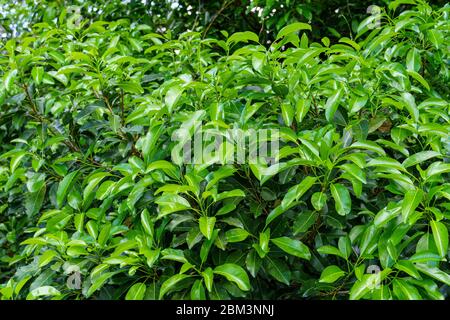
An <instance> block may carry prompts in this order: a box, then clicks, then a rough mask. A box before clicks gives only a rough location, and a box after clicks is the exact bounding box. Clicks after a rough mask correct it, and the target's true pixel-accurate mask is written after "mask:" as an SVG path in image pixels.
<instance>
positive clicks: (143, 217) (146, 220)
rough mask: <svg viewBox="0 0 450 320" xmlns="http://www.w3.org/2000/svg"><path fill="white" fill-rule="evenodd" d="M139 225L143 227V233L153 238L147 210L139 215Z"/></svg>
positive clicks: (150, 220) (151, 224)
mask: <svg viewBox="0 0 450 320" xmlns="http://www.w3.org/2000/svg"><path fill="white" fill-rule="evenodd" d="M141 224H142V226H143V227H144V230H145V232H146V233H147V234H148V235H149V236H151V237H153V233H154V231H153V222H152V219H151V217H150V214H149V213H148V211H147V209H144V210H143V211H142V213H141Z"/></svg>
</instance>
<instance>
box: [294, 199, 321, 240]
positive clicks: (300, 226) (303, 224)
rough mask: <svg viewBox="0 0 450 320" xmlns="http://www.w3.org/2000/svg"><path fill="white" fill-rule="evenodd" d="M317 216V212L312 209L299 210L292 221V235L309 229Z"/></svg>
mask: <svg viewBox="0 0 450 320" xmlns="http://www.w3.org/2000/svg"><path fill="white" fill-rule="evenodd" d="M313 196H314V195H313ZM311 201H312V200H311ZM318 216H319V215H318V213H317V212H314V211H311V212H308V211H304V212H301V213H300V214H299V215H298V216H297V218H296V219H295V222H294V226H293V230H294V235H297V234H299V233H302V232H307V231H308V230H309V228H310V227H311V226H312V225H314V223H315V222H316V221H317V218H318Z"/></svg>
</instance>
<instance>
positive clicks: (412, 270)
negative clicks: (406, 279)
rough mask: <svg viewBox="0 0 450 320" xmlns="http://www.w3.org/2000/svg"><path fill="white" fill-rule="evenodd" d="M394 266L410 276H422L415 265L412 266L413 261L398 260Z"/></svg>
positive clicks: (417, 277)
mask: <svg viewBox="0 0 450 320" xmlns="http://www.w3.org/2000/svg"><path fill="white" fill-rule="evenodd" d="M394 267H395V268H397V269H398V270H400V271H403V272H405V273H407V274H409V275H410V276H412V277H414V278H416V279H418V280H420V279H422V277H421V276H420V274H419V272H418V271H417V269H416V267H415V266H414V263H412V262H411V261H409V260H399V261H397V263H396V264H395V265H394Z"/></svg>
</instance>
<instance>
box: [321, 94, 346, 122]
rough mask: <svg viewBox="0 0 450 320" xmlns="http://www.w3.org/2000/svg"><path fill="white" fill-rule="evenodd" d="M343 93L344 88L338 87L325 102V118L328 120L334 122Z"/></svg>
mask: <svg viewBox="0 0 450 320" xmlns="http://www.w3.org/2000/svg"><path fill="white" fill-rule="evenodd" d="M342 94H343V90H342V88H339V89H337V90H336V91H335V92H334V93H333V95H332V96H330V97H329V98H328V100H327V103H326V104H325V118H326V119H327V121H328V122H332V121H333V118H334V114H335V113H336V110H337V107H338V106H339V103H340V101H341V98H342Z"/></svg>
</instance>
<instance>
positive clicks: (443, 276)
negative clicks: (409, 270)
mask: <svg viewBox="0 0 450 320" xmlns="http://www.w3.org/2000/svg"><path fill="white" fill-rule="evenodd" d="M416 268H417V269H418V270H419V271H420V272H422V273H423V274H425V275H427V276H429V277H431V278H434V279H436V280H438V281H440V282H442V283H445V284H446V285H447V286H450V275H449V274H448V273H446V272H444V271H442V270H440V269H439V268H436V267H429V266H428V265H426V264H423V263H417V264H416Z"/></svg>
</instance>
